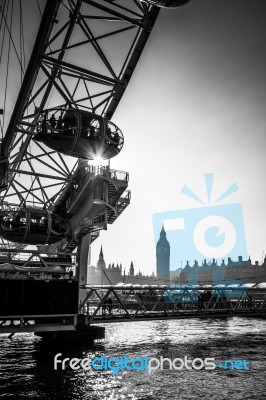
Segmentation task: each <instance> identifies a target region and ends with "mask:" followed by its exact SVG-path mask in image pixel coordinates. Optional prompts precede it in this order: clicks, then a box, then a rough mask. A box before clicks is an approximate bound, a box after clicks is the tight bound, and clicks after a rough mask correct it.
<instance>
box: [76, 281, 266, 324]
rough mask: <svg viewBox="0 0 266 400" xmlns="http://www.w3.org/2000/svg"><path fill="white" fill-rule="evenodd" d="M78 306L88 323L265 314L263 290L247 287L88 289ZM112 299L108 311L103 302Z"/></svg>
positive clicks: (101, 287)
mask: <svg viewBox="0 0 266 400" xmlns="http://www.w3.org/2000/svg"><path fill="white" fill-rule="evenodd" d="M86 291H87V295H86V297H85V298H84V300H83V302H82V303H81V305H80V312H81V313H83V314H85V315H87V317H88V323H89V324H91V323H96V322H118V321H127V322H130V321H136V320H137V321H138V320H145V319H148V320H156V319H178V318H188V317H195V316H199V317H210V316H218V317H219V316H226V315H228V316H230V315H231V316H232V315H249V316H256V315H262V314H264V315H265V312H266V289H261V288H247V287H244V286H243V287H241V286H239V287H234V288H232V287H209V288H208V289H206V288H204V287H199V288H195V287H189V286H184V287H175V288H174V287H167V286H157V287H156V285H154V286H149V287H146V286H137V285H132V286H130V285H126V286H123V287H118V286H91V287H88V288H87V289H86ZM108 298H111V299H112V309H111V310H109V311H110V312H108V303H107V299H108Z"/></svg>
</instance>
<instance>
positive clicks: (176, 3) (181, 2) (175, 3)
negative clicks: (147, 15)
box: [145, 0, 190, 8]
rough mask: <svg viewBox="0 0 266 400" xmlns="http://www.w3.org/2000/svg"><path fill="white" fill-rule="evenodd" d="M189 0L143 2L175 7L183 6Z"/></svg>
mask: <svg viewBox="0 0 266 400" xmlns="http://www.w3.org/2000/svg"><path fill="white" fill-rule="evenodd" d="M189 2H190V0H145V3H148V4H150V5H152V6H157V7H163V8H176V7H180V6H184V5H185V4H187V3H189Z"/></svg>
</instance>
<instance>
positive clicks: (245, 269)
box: [87, 226, 266, 285]
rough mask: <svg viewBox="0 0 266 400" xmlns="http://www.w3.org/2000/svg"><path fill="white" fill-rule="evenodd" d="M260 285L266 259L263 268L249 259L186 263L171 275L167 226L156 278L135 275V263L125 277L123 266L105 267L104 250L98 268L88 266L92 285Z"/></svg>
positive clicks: (159, 244)
mask: <svg viewBox="0 0 266 400" xmlns="http://www.w3.org/2000/svg"><path fill="white" fill-rule="evenodd" d="M237 282H239V283H259V282H266V257H265V258H264V261H263V263H262V264H259V263H258V262H257V261H256V262H255V264H252V262H251V260H250V258H249V259H248V260H243V259H242V257H241V256H239V257H238V260H237V261H233V260H232V259H231V258H228V260H227V262H226V263H225V261H224V260H223V261H222V263H220V264H218V263H217V261H216V260H215V259H213V260H212V261H207V260H204V261H203V262H202V263H201V265H199V263H198V261H197V260H195V261H194V264H193V265H192V266H190V265H189V263H188V262H187V264H186V266H185V267H184V268H183V269H181V268H180V269H178V270H176V272H173V271H171V272H170V244H169V242H168V240H167V236H166V232H165V229H164V226H163V227H162V229H161V232H160V238H159V240H158V242H157V244H156V275H155V274H154V273H153V274H152V275H144V274H142V273H141V272H140V271H139V272H138V273H137V274H136V273H135V268H134V265H133V262H131V264H130V267H129V272H128V273H127V274H126V272H125V268H124V269H123V267H122V265H121V264H116V265H115V264H114V263H113V264H109V265H108V267H107V266H106V263H105V260H104V255H103V249H102V247H101V251H100V254H99V259H98V261H97V264H96V267H95V266H88V282H87V283H88V284H89V285H117V284H118V283H125V284H133V285H169V284H172V285H174V284H186V285H217V284H225V285H226V284H232V283H237Z"/></svg>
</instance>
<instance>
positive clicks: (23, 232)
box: [0, 207, 68, 244]
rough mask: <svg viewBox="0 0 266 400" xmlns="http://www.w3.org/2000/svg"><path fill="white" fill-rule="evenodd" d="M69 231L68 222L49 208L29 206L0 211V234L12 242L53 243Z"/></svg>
mask: <svg viewBox="0 0 266 400" xmlns="http://www.w3.org/2000/svg"><path fill="white" fill-rule="evenodd" d="M67 232H68V223H67V222H66V221H65V220H64V219H63V218H62V217H60V216H59V215H56V214H53V213H51V212H50V211H47V210H41V209H38V208H34V207H27V208H19V209H17V210H12V211H9V210H6V211H1V212H0V236H1V237H2V238H4V239H6V240H8V241H10V242H16V243H25V244H52V243H56V242H58V241H59V240H61V239H63V238H64V237H65V236H66V235H67Z"/></svg>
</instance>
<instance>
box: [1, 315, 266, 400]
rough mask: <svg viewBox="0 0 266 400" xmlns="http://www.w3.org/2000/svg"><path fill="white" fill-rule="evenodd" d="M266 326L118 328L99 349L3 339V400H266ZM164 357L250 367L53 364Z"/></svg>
mask: <svg viewBox="0 0 266 400" xmlns="http://www.w3.org/2000/svg"><path fill="white" fill-rule="evenodd" d="M265 339H266V321H265V320H262V319H248V318H237V317H231V318H227V319H221V320H218V319H205V320H198V319H187V320H178V321H177V320H176V321H173V320H171V321H149V322H146V321H145V322H144V321H143V322H135V323H134V322H130V323H120V324H117V323H114V324H110V325H106V339H105V340H104V341H102V342H101V343H97V344H96V345H95V346H93V347H92V346H86V345H83V346H77V345H75V347H74V346H71V345H68V346H63V345H62V346H60V345H56V346H50V347H47V346H46V347H43V345H42V342H41V339H40V338H38V337H35V336H33V335H32V334H17V335H16V336H14V337H13V338H12V339H9V338H8V337H7V335H1V336H0V354H1V371H0V397H1V398H4V399H26V398H28V399H43V400H44V399H66V400H75V399H86V400H104V399H106V400H107V399H134V400H141V399H142V400H151V399H166V400H168V399H181V400H182V399H184V400H186V399H204V400H208V399H216V400H223V399H229V398H230V399H247V400H249V399H250V400H251V399H252V400H253V399H254V400H255V399H265V398H266V395H265V392H266V379H265V377H266V362H265V361H266V344H265V343H266V342H265ZM57 353H62V358H66V357H69V358H74V357H75V358H84V357H89V358H91V359H92V358H94V357H100V356H103V355H104V356H105V357H108V358H109V357H117V358H119V357H123V356H127V357H128V359H134V358H135V357H144V356H145V355H148V357H155V358H160V357H165V358H170V359H172V360H173V359H175V358H182V359H183V358H184V357H185V356H187V358H189V359H195V358H202V359H205V358H208V357H210V358H215V362H216V363H218V362H220V361H221V362H224V361H225V360H228V359H230V360H246V361H247V362H248V363H249V364H248V365H249V369H241V370H238V369H233V370H232V369H231V368H229V367H228V368H227V369H226V370H225V369H223V368H218V367H217V368H215V369H213V370H206V369H204V368H203V369H200V370H196V369H191V370H188V369H186V368H183V369H182V370H175V369H172V370H170V369H169V368H168V365H166V366H165V368H166V369H164V370H156V371H153V372H152V373H151V374H149V373H148V371H136V370H132V371H128V370H123V371H120V372H118V373H117V374H113V373H112V371H93V370H87V371H85V370H84V369H82V368H81V369H79V370H73V369H71V368H70V367H69V365H68V366H67V368H66V369H65V370H62V368H60V365H59V367H58V369H57V370H54V357H55V355H56V354H57Z"/></svg>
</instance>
